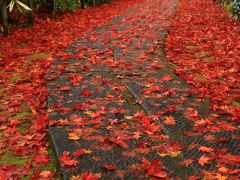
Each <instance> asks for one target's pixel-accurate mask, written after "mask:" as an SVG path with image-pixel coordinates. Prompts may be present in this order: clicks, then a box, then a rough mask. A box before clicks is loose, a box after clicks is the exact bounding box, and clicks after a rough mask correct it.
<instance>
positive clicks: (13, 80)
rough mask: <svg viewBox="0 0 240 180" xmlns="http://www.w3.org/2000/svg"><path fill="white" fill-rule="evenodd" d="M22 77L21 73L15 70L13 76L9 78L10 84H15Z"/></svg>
mask: <svg viewBox="0 0 240 180" xmlns="http://www.w3.org/2000/svg"><path fill="white" fill-rule="evenodd" d="M20 78H21V74H20V73H18V72H15V71H14V72H13V77H12V78H11V79H10V80H9V84H14V83H15V82H16V81H17V80H19V79H20Z"/></svg>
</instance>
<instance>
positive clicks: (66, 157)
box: [60, 151, 78, 166]
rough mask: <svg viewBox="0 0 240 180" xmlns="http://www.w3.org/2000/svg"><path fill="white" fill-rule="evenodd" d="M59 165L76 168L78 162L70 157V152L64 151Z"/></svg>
mask: <svg viewBox="0 0 240 180" xmlns="http://www.w3.org/2000/svg"><path fill="white" fill-rule="evenodd" d="M60 161H61V164H62V165H63V166H76V165H77V164H78V161H76V160H74V159H72V158H71V157H70V152H67V151H64V152H63V153H62V155H61V157H60Z"/></svg>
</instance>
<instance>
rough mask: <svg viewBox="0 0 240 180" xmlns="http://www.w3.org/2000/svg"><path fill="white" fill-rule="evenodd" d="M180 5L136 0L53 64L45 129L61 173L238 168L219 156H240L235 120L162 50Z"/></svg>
mask: <svg viewBox="0 0 240 180" xmlns="http://www.w3.org/2000/svg"><path fill="white" fill-rule="evenodd" d="M177 5H178V0H143V1H142V3H141V4H139V5H137V6H136V7H133V8H130V9H128V10H126V11H125V12H124V13H122V14H121V15H119V16H117V17H115V18H113V19H111V20H109V21H108V22H107V23H105V24H104V25H103V26H101V27H98V28H95V29H94V30H93V31H91V32H88V33H86V35H85V36H83V37H80V38H79V39H78V40H77V41H76V42H75V43H74V44H72V45H71V46H70V47H69V48H68V49H67V50H66V52H65V56H63V57H58V58H57V59H56V61H55V62H54V63H53V65H52V67H51V69H50V71H49V73H48V75H47V77H46V78H47V79H48V80H49V81H48V83H47V87H48V91H49V97H48V111H49V115H50V118H51V119H52V120H51V122H50V124H51V125H50V127H49V135H50V139H51V141H52V145H53V148H54V150H55V153H56V156H57V159H58V160H59V166H60V171H61V173H62V175H63V178H64V179H70V178H73V177H83V176H84V175H85V176H86V175H91V173H92V176H95V177H99V178H100V179H150V178H156V179H157V178H166V179H167V178H174V179H177V178H180V179H187V178H188V177H202V176H206V172H215V171H216V169H218V168H219V167H221V166H224V167H225V166H226V167H227V168H229V169H232V170H234V169H235V170H236V169H239V167H238V166H237V165H236V162H235V161H234V160H232V161H233V162H232V163H228V162H226V160H225V158H231V157H240V156H239V155H240V150H239V147H240V138H239V131H238V128H237V125H235V124H234V123H229V122H228V120H227V119H228V117H225V116H222V115H219V114H218V112H215V111H213V110H211V109H210V108H209V101H208V100H207V99H202V98H199V97H198V96H197V94H195V93H194V92H192V91H191V86H190V85H189V84H187V83H186V82H185V81H183V80H182V79H180V78H179V77H178V76H177V75H176V74H174V73H173V72H172V70H171V69H172V66H173V65H172V64H170V63H169V62H168V60H167V59H166V57H165V55H164V40H165V38H166V36H167V32H168V31H167V30H168V29H169V28H170V25H171V24H170V18H171V17H172V16H173V15H174V13H175V10H176V7H177ZM66 54H67V55H66ZM210 129H211V131H210Z"/></svg>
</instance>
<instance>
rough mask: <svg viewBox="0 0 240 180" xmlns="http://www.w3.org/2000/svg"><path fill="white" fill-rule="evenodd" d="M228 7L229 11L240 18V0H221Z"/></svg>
mask: <svg viewBox="0 0 240 180" xmlns="http://www.w3.org/2000/svg"><path fill="white" fill-rule="evenodd" d="M219 1H220V2H221V3H222V4H223V5H224V6H225V7H226V9H227V11H228V13H230V14H233V15H234V16H235V17H237V18H240V0H219Z"/></svg>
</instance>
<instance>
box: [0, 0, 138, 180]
mask: <svg viewBox="0 0 240 180" xmlns="http://www.w3.org/2000/svg"><path fill="white" fill-rule="evenodd" d="M137 2H139V1H138V0H131V1H129V0H123V1H113V2H112V3H111V4H105V5H102V6H100V7H96V8H87V9H85V10H77V11H76V12H73V13H67V14H65V15H63V16H61V17H58V18H56V19H47V20H41V19H36V20H35V24H34V26H33V27H31V28H28V29H24V28H19V29H15V30H12V32H11V36H9V37H2V36H1V37H0V102H1V103H0V104H1V107H0V130H1V132H0V137H1V138H0V149H1V151H0V154H1V155H0V179H11V178H13V177H14V178H15V179H18V178H22V179H24V178H26V179H28V178H30V177H35V178H36V179H40V178H46V179H51V178H53V177H54V176H55V168H56V165H54V160H53V155H52V150H51V149H49V144H48V134H47V125H48V118H47V107H46V96H47V91H46V86H45V78H44V75H45V74H46V72H47V70H48V68H49V65H50V64H51V62H52V60H53V57H54V56H55V55H56V54H58V53H59V52H62V51H63V50H64V48H66V47H67V46H68V45H69V44H70V43H71V42H73V41H74V40H76V39H77V38H78V37H79V36H81V35H82V34H84V33H85V32H87V31H90V30H91V29H92V28H93V27H96V26H100V25H101V24H103V23H104V22H106V20H107V19H109V18H111V17H114V16H116V15H117V14H118V13H119V12H121V11H122V10H124V9H126V8H128V7H131V6H134V5H135V4H136V3H137Z"/></svg>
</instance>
